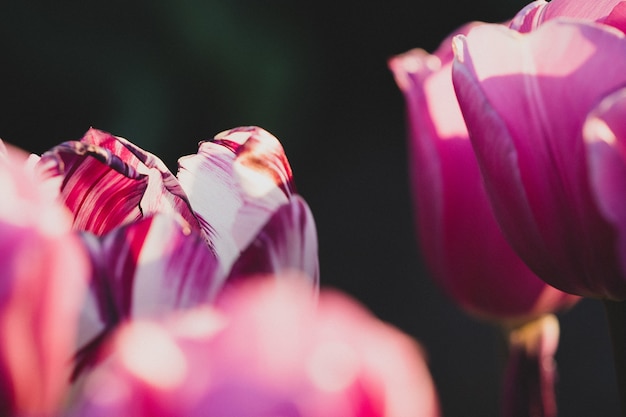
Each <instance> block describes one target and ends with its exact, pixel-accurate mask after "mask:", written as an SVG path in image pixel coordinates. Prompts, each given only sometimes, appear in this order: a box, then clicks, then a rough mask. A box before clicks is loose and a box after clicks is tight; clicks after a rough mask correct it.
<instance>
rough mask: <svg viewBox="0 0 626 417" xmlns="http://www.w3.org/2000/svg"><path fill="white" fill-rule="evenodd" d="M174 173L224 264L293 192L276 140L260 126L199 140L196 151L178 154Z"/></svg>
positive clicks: (237, 254) (283, 157)
mask: <svg viewBox="0 0 626 417" xmlns="http://www.w3.org/2000/svg"><path fill="white" fill-rule="evenodd" d="M177 176H178V179H179V180H180V183H181V185H182V187H183V189H184V190H185V192H186V193H187V195H188V196H189V201H190V202H191V204H192V206H193V209H194V212H195V214H196V216H197V217H198V219H199V221H200V224H201V225H202V228H203V230H204V232H205V233H206V235H207V236H208V238H209V240H210V242H211V243H212V244H213V245H214V247H215V250H216V252H217V255H218V257H219V259H220V262H222V264H223V265H224V266H225V267H226V268H230V266H231V265H232V263H233V262H234V260H235V259H236V258H237V257H238V256H239V253H240V252H241V251H242V250H243V249H245V248H246V247H247V246H248V245H249V244H250V242H251V241H252V240H253V239H254V237H255V236H256V235H257V233H258V232H259V230H260V229H261V228H262V227H263V225H264V224H266V223H267V221H268V220H269V218H270V217H271V216H272V215H273V213H274V211H275V210H276V209H277V208H278V207H280V206H281V205H283V204H285V203H286V202H287V201H288V200H289V198H290V197H291V195H292V193H293V192H294V184H293V180H292V173H291V167H290V166H289V163H288V161H287V158H286V157H285V153H284V150H283V148H282V146H281V144H280V142H279V141H278V140H277V139H276V138H275V137H274V136H272V135H271V134H269V133H268V132H266V131H265V130H263V129H261V128H258V127H242V128H236V129H232V130H229V131H226V132H223V133H221V134H219V135H217V136H216V137H215V139H213V140H212V141H205V142H201V143H200V146H199V150H198V154H196V155H189V156H186V157H183V158H180V160H179V170H178V174H177Z"/></svg>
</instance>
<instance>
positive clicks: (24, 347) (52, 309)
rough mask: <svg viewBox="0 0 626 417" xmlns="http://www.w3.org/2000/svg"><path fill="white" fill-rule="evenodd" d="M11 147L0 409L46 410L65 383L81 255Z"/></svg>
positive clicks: (81, 281)
mask: <svg viewBox="0 0 626 417" xmlns="http://www.w3.org/2000/svg"><path fill="white" fill-rule="evenodd" d="M26 158H27V155H26V154H25V153H22V152H20V151H18V150H16V149H15V148H13V147H7V148H4V150H3V151H2V155H0V189H1V190H2V193H3V196H2V199H0V253H2V256H0V277H1V282H2V286H1V290H0V370H1V372H0V387H2V390H1V392H0V410H1V412H2V414H4V415H15V416H18V415H19V416H37V417H42V416H52V415H55V413H56V411H57V410H58V408H59V407H60V405H61V401H62V396H63V395H64V394H65V392H66V390H67V388H68V382H69V375H70V372H71V367H70V361H69V359H70V358H71V355H72V352H73V350H74V346H75V337H76V329H77V327H78V311H79V308H80V303H81V302H82V299H83V297H84V294H85V289H86V280H87V276H88V263H87V254H86V252H85V251H84V249H83V248H82V246H81V245H80V242H79V241H78V239H77V238H76V236H74V235H73V234H71V231H70V226H71V217H70V213H69V212H67V211H66V210H65V208H64V207H63V206H62V205H60V204H58V203H57V202H56V201H55V200H54V199H50V198H48V196H47V195H46V194H45V193H43V192H42V189H41V186H40V185H41V184H40V183H39V178H37V177H36V176H35V175H33V174H34V173H33V171H31V170H29V169H26V167H25V163H26Z"/></svg>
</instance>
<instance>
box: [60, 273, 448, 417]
mask: <svg viewBox="0 0 626 417" xmlns="http://www.w3.org/2000/svg"><path fill="white" fill-rule="evenodd" d="M302 282H303V280H295V279H294V280H281V281H275V280H274V281H272V280H269V281H268V280H267V279H260V278H259V279H254V280H248V281H246V282H242V283H240V285H238V286H237V288H234V287H233V289H231V290H230V291H227V292H225V293H224V294H223V296H222V297H221V298H220V302H219V304H218V308H217V309H214V308H210V307H204V308H198V309H191V310H187V311H185V312H178V313H176V314H175V315H171V316H169V317H168V318H166V319H163V320H160V321H156V320H145V319H144V320H134V321H132V322H130V323H129V324H126V325H124V326H123V327H121V329H120V331H119V332H118V333H116V335H115V337H114V338H112V340H111V343H109V344H108V345H107V350H108V352H109V353H108V358H109V359H108V360H107V361H106V362H102V363H101V364H100V365H99V366H98V367H97V368H95V369H94V371H93V372H91V373H90V374H89V375H88V376H87V378H86V379H85V381H84V384H83V385H82V389H81V391H80V392H79V394H78V397H77V402H76V404H75V406H74V407H73V408H72V409H71V410H70V413H69V415H71V416H75V417H78V416H82V417H98V416H103V417H104V416H112V415H132V416H137V417H142V416H150V417H161V416H163V417H165V416H168V417H176V416H185V417H194V416H248V417H257V416H258V417H262V416H263V417H265V416H275V415H276V416H278V415H280V416H293V417H318V416H328V417H383V416H384V417H405V416H423V417H436V416H438V415H439V404H438V399H437V394H436V391H435V387H434V384H433V381H432V378H431V376H430V373H429V370H428V366H427V364H426V362H425V360H424V357H423V355H422V351H421V349H420V348H419V346H418V345H417V344H416V343H415V341H414V340H413V339H411V338H410V337H408V336H407V335H405V334H404V333H402V332H400V331H399V330H397V329H396V328H393V327H392V326H390V325H388V324H385V323H383V322H381V321H379V320H378V319H376V318H375V317H373V316H372V315H371V313H370V312H369V311H367V310H366V309H365V308H364V307H363V306H361V305H359V304H358V303H357V302H355V301H354V300H352V299H351V298H349V297H348V296H346V295H344V294H341V293H338V292H336V291H331V290H322V291H321V292H320V295H319V298H316V297H312V296H311V291H310V288H308V287H306V286H303V285H302Z"/></svg>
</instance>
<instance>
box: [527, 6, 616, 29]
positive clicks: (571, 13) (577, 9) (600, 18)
mask: <svg viewBox="0 0 626 417" xmlns="http://www.w3.org/2000/svg"><path fill="white" fill-rule="evenodd" d="M621 3H624V2H623V0H594V1H587V0H552V1H550V2H549V3H548V5H547V6H546V7H545V10H543V13H542V15H541V17H540V18H539V19H538V22H537V24H542V23H544V22H547V21H548V20H550V19H555V18H559V17H569V18H575V19H584V20H589V21H593V22H599V23H606V22H605V21H606V20H607V18H608V17H609V16H610V15H611V14H613V11H614V10H615V8H616V7H622V5H621ZM616 17H617V16H616V15H614V16H613V19H615V18H616Z"/></svg>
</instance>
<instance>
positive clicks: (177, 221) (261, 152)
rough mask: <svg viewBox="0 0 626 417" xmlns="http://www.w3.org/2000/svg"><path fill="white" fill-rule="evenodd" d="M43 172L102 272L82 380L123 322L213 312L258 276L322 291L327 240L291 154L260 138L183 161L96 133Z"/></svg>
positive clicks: (87, 312)
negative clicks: (233, 289) (322, 244)
mask: <svg viewBox="0 0 626 417" xmlns="http://www.w3.org/2000/svg"><path fill="white" fill-rule="evenodd" d="M36 167H37V168H38V170H39V171H40V172H41V173H42V175H43V176H44V178H45V179H46V180H45V182H44V186H46V187H47V188H48V189H50V190H56V191H55V192H56V194H57V195H58V198H59V199H60V200H61V201H62V202H63V203H64V204H65V205H67V207H69V209H70V211H71V212H72V214H73V216H74V217H73V227H74V229H75V230H77V231H79V232H81V236H82V240H83V242H84V244H85V245H86V247H87V248H89V252H90V256H91V260H92V265H93V268H92V269H93V272H92V279H91V287H90V288H91V291H90V297H89V299H88V302H87V303H86V305H85V308H84V309H83V313H82V316H81V319H82V320H81V331H80V346H82V348H81V351H80V352H79V354H78V369H77V370H78V371H80V370H81V369H82V368H83V367H84V366H85V365H89V364H90V363H91V362H92V360H93V358H94V356H95V354H96V352H97V349H98V347H99V346H100V345H101V344H102V341H103V340H104V339H105V338H106V337H108V336H109V335H110V334H111V332H112V331H113V330H114V329H115V327H116V326H117V325H118V324H119V323H120V322H122V321H123V320H126V319H129V318H134V317H142V316H155V315H162V314H167V313H169V312H171V311H173V310H176V309H180V308H190V307H193V306H196V305H199V304H203V303H208V302H213V301H214V299H215V298H216V296H217V295H218V294H219V292H220V291H222V290H223V289H224V287H225V286H228V285H231V284H233V283H234V282H236V281H238V280H240V279H242V278H245V277H247V276H249V275H254V274H269V275H272V276H275V277H281V276H283V275H291V274H293V273H296V274H298V275H299V276H302V277H304V279H305V280H306V281H307V282H308V283H309V286H310V288H312V289H313V291H314V292H315V291H317V287H318V285H319V267H318V256H317V232H316V228H315V223H314V220H313V216H312V214H311V211H310V210H309V207H308V205H307V204H306V202H305V201H304V200H303V199H302V198H301V197H300V196H299V195H297V194H296V193H295V186H294V183H293V178H292V172H291V167H290V166H289V163H288V161H287V158H286V156H285V153H284V150H283V148H282V146H281V144H280V142H279V141H278V140H277V139H276V138H275V137H274V136H272V135H271V134H269V133H268V132H266V131H265V130H263V129H260V128H257V127H241V128H236V129H231V130H229V131H226V132H223V133H221V134H219V135H217V136H216V137H215V139H213V140H211V141H203V142H201V143H200V145H199V152H198V154H197V155H190V156H186V157H183V158H181V159H180V160H179V171H178V174H177V176H174V175H173V174H172V173H171V172H170V171H169V170H168V169H167V167H166V166H165V164H164V163H163V162H162V161H161V160H160V159H158V158H157V157H156V156H154V155H152V154H150V153H148V152H146V151H144V150H142V149H140V148H138V147H137V146H135V145H133V144H132V143H130V142H129V141H127V140H125V139H122V138H119V137H115V136H112V135H111V134H109V133H105V132H102V131H99V130H95V129H90V130H89V131H88V132H87V133H86V134H85V136H84V137H83V139H82V140H81V141H70V142H65V143H62V144H61V145H59V146H56V147H54V148H53V149H51V150H50V151H48V152H46V153H45V154H44V155H42V156H41V159H40V160H39V162H38V163H37V165H36Z"/></svg>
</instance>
